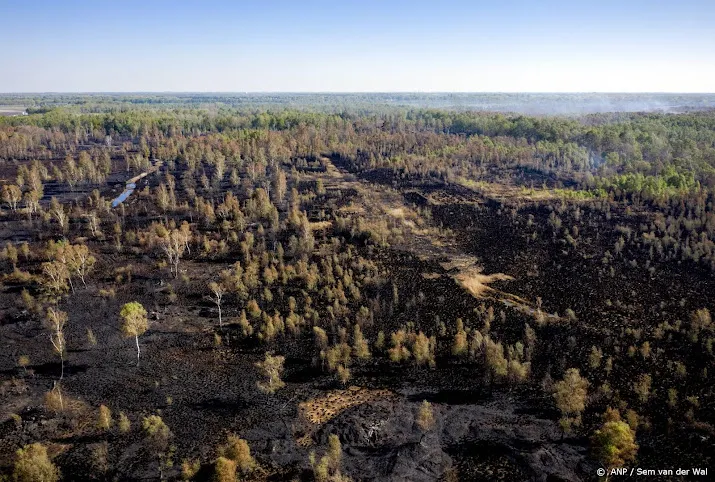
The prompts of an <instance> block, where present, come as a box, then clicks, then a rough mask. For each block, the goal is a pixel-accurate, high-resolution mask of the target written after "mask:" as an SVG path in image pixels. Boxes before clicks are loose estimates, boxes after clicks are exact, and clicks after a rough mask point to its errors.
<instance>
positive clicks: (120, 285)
mask: <svg viewBox="0 0 715 482" xmlns="http://www.w3.org/2000/svg"><path fill="white" fill-rule="evenodd" d="M0 100H2V102H0V103H5V104H8V105H22V108H23V109H24V114H26V115H17V116H9V115H8V116H0V183H1V186H0V188H1V199H0V200H1V202H2V205H1V207H0V250H1V252H0V347H1V348H0V480H7V481H11V480H17V481H33V480H38V481H39V480H42V481H48V482H54V481H59V480H62V481H85V480H107V481H139V480H196V481H213V480H215V481H234V480H257V481H279V480H296V481H313V480H314V481H319V482H324V481H348V480H353V481H358V480H375V481H378V480H393V481H437V480H440V481H468V480H474V481H494V480H503V481H511V480H536V481H578V480H598V476H597V475H596V474H597V469H598V468H607V469H610V468H618V467H634V466H638V467H647V468H678V467H708V466H709V465H711V464H712V462H713V460H712V455H713V453H715V428H714V427H713V423H714V422H715V406H714V404H713V402H714V401H715V393H714V392H713V381H714V379H713V377H714V376H715V366H713V362H714V360H715V353H714V352H713V341H714V340H715V325H714V324H713V322H712V315H711V313H712V312H713V310H715V296H713V289H714V288H715V283H714V276H713V274H714V272H715V244H714V242H715V210H714V201H715V197H714V194H713V193H714V192H715V191H714V189H715V111H713V110H711V109H710V110H707V109H706V110H702V111H698V110H697V109H696V108H691V109H682V110H681V111H680V112H650V113H648V112H641V113H627V112H621V113H594V114H577V115H571V116H568V115H533V116H531V115H521V114H510V113H494V112H486V111H470V110H467V109H462V110H454V109H449V108H421V107H415V106H405V107H400V106H398V105H385V104H380V103H379V102H378V101H379V98H378V99H377V101H375V104H374V105H372V104H370V103H369V99H368V100H360V102H359V103H358V102H357V101H356V103H355V105H354V106H351V105H349V104H345V103H344V102H345V101H343V103H341V104H340V107H332V106H331V105H330V104H329V103H328V102H327V101H323V102H322V103H316V104H315V105H308V104H306V105H297V106H291V104H290V103H287V104H282V103H274V104H270V101H271V99H268V98H259V99H257V100H255V104H250V103H249V101H248V100H247V99H244V98H242V99H241V102H237V101H236V100H235V99H231V98H228V99H221V98H220V97H206V96H204V97H201V96H199V97H197V98H192V97H190V96H186V97H171V96H166V97H161V96H146V97H145V98H142V97H141V96H125V97H123V96H114V97H113V96H109V95H107V96H76V97H71V96H65V97H62V96H55V97H52V96H47V97H43V96H36V97H32V98H29V97H26V98H12V99H0ZM656 479H657V477H654V478H652V479H650V480H656ZM658 480H683V479H682V478H676V477H670V478H669V477H663V478H662V479H658Z"/></svg>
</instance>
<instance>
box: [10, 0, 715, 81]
mask: <svg viewBox="0 0 715 482" xmlns="http://www.w3.org/2000/svg"><path fill="white" fill-rule="evenodd" d="M0 27H1V28H2V33H3V37H4V47H3V55H2V56H1V57H0V92H46V91H54V92H87V91H103V92H108V91H111V92H118V91H212V92H219V91H220V92H243V91H249V92H259V91H262V92H265V91H269V92H276V91H291V92H298V91H338V92H352V91H360V92H370V91H383V92H384V91H423V92H425V91H467V92H482V91H487V92H495V91H498V92H515V91H530V92H584V91H587V92H643V91H647V92H715V0H667V1H661V0H651V1H643V0H618V1H612V0H589V1H581V0H570V1H567V0H545V1H535V0H534V1H515V0H490V1H481V0H464V1H451V0H435V1H421V0H413V1H390V0H382V1H378V0H362V1H352V0H333V1H310V0H307V1H300V0H294V1H270V0H264V1H239V0H236V1H229V0H224V1H213V0H205V1H191V2H189V1H180V0H176V1H165V0H142V1H134V0H130V1H117V0H113V1H105V0H93V1H72V0H52V1H33V0H20V1H14V0H0Z"/></svg>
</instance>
